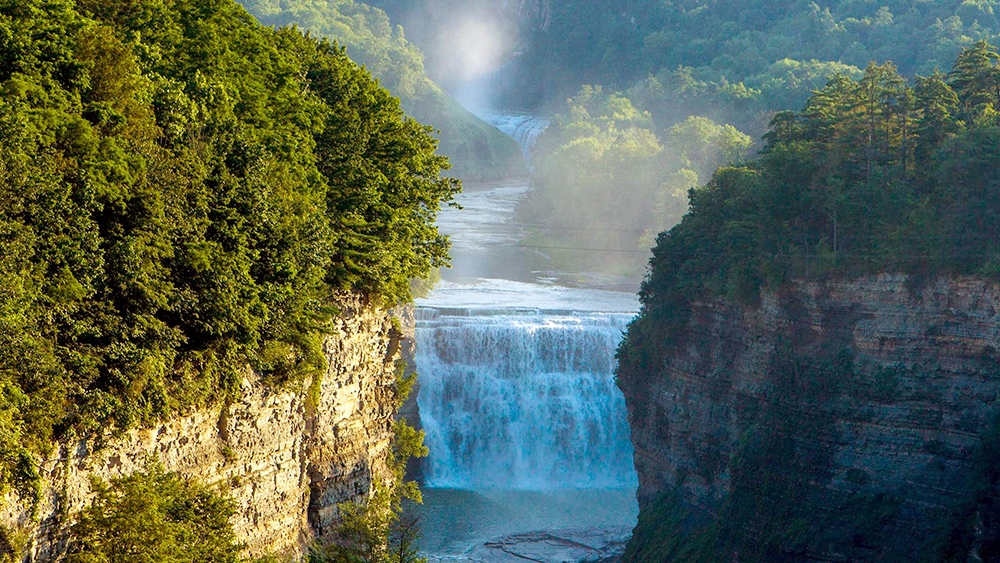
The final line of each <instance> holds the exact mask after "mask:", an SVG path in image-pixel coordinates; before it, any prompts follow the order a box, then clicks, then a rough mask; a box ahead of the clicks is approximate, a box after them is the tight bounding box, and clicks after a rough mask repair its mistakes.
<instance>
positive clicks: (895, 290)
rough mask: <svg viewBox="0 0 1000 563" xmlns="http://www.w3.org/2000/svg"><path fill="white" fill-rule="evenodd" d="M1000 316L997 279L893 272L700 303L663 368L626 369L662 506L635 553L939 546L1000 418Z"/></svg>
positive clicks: (844, 557)
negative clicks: (749, 302)
mask: <svg viewBox="0 0 1000 563" xmlns="http://www.w3.org/2000/svg"><path fill="white" fill-rule="evenodd" d="M998 310H1000V287H998V285H997V283H995V282H992V281H986V280H983V279H976V278H946V279H937V280H933V281H930V282H925V283H922V284H917V283H914V282H912V281H911V280H907V279H906V278H905V277H902V276H890V275H883V276H879V277H870V278H865V279H859V280H846V281H844V280H842V281H825V282H799V283H791V284H787V285H786V286H785V287H784V288H783V289H782V290H781V291H779V292H777V293H770V294H765V295H763V296H762V299H761V302H760V303H759V305H756V306H740V305H735V304H732V303H728V302H725V301H722V300H716V301H709V302H702V303H699V304H697V305H696V306H695V307H694V310H693V313H692V315H691V317H690V320H689V321H688V323H687V325H686V328H685V329H684V330H683V331H682V333H681V334H680V336H679V337H678V338H677V339H676V340H675V341H674V342H672V343H671V344H673V345H674V346H673V348H672V351H671V352H670V353H668V355H667V357H666V359H665V361H664V362H663V363H662V365H659V366H658V368H657V369H655V370H652V372H650V373H634V372H625V371H623V372H622V373H620V374H619V377H620V385H621V387H622V389H623V391H624V393H625V397H626V401H627V404H628V409H629V419H630V420H629V422H630V424H631V430H632V440H633V442H634V444H635V465H636V469H637V471H638V475H639V493H638V495H639V499H640V504H641V506H642V509H643V511H644V512H645V513H646V514H645V516H646V518H645V520H644V521H643V520H641V524H640V528H639V529H637V537H636V539H635V540H634V545H633V546H631V547H632V549H630V556H631V557H632V558H633V560H654V559H656V558H662V557H669V558H668V559H663V560H664V561H666V560H670V561H685V560H696V559H697V557H696V556H695V555H692V554H694V553H695V552H698V550H701V551H700V552H701V553H708V551H706V549H708V548H705V547H704V546H705V545H711V546H713V547H712V548H711V549H709V551H711V550H712V549H714V550H717V551H716V552H715V555H714V556H713V557H723V558H721V559H715V560H732V561H763V560H770V561H780V560H786V561H875V560H877V561H918V560H921V558H922V557H925V556H928V555H930V554H931V551H932V550H933V549H936V548H937V547H940V545H938V544H939V543H940V541H941V538H942V534H944V535H947V534H946V532H947V527H948V526H949V525H950V524H949V523H950V522H954V521H955V520H956V519H961V518H964V517H967V516H968V515H965V514H963V512H962V511H963V510H965V508H964V507H967V506H969V504H968V501H969V500H970V499H969V496H970V495H972V494H974V491H973V490H972V489H971V488H970V487H971V485H970V482H971V481H972V479H973V478H974V473H975V467H974V465H975V459H974V457H975V455H976V452H977V449H978V448H979V447H980V444H981V442H982V440H983V437H984V434H985V433H986V432H987V431H988V429H989V428H990V426H991V422H992V420H993V417H994V416H995V415H996V413H997V399H998V396H1000V395H998V394H1000V363H998V362H1000V353H998V350H1000V315H998ZM668 505H670V506H668ZM974 517H978V516H974ZM975 527H976V526H975V525H974V526H973V528H975ZM982 527H983V526H979V528H980V529H981V528H982ZM698 534H701V536H700V539H699V540H698V541H702V542H703V544H702V546H701V547H699V546H696V545H693V544H692V539H691V538H692V537H694V536H697V535H698ZM668 536H672V537H668ZM936 542H937V543H936ZM935 546H937V547H935ZM643 550H644V551H643ZM685 550H687V551H685ZM973 551H974V548H973ZM640 554H641V555H642V557H640V556H639V555H640ZM685 554H686V555H685ZM969 557H970V558H971V559H970V560H976V557H978V556H977V555H976V554H975V553H973V552H970V554H969ZM709 560H713V559H709ZM931 560H933V559H931ZM963 560H964V559H963Z"/></svg>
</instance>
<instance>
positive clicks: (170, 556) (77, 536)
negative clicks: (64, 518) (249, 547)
mask: <svg viewBox="0 0 1000 563" xmlns="http://www.w3.org/2000/svg"><path fill="white" fill-rule="evenodd" d="M93 489H94V492H95V493H96V497H95V498H94V501H93V503H92V504H91V505H90V506H88V507H87V508H86V509H84V511H83V512H82V513H81V514H80V516H79V519H78V520H77V522H76V524H74V525H73V541H72V544H71V546H70V553H69V556H68V557H67V561H68V563H168V562H169V563H237V562H238V561H240V558H239V554H240V551H241V550H242V546H240V545H239V544H237V543H236V537H235V535H234V534H233V530H232V527H231V526H230V524H229V517H230V516H232V514H233V508H234V507H233V504H232V501H230V500H227V499H225V498H223V497H222V496H220V495H219V494H217V493H215V492H213V491H211V490H209V489H207V488H205V487H204V486H201V485H198V484H194V483H190V482H187V481H185V480H183V479H182V478H181V477H180V476H179V475H177V474H176V473H167V472H165V471H163V468H162V467H159V466H157V465H155V464H154V465H151V466H150V467H148V468H146V470H145V471H142V472H137V473H134V474H132V475H129V476H128V477H123V478H120V479H114V480H113V481H111V483H110V484H109V483H101V482H95V483H94V484H93Z"/></svg>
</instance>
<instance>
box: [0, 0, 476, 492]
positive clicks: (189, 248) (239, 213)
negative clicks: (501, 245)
mask: <svg viewBox="0 0 1000 563" xmlns="http://www.w3.org/2000/svg"><path fill="white" fill-rule="evenodd" d="M435 147H436V141H435V140H434V139H433V138H432V137H431V136H430V134H429V131H428V129H427V128H426V127H424V126H422V125H420V124H418V123H416V122H414V121H412V120H410V119H408V118H406V117H405V116H404V115H403V114H402V112H401V111H400V109H399V105H398V101H397V100H396V99H394V98H393V97H392V96H391V95H390V94H389V93H388V92H387V91H386V90H384V89H383V88H381V87H379V86H378V84H377V82H376V81H374V80H373V79H372V78H371V77H370V76H369V75H368V73H367V72H365V71H364V70H362V69H360V68H359V67H358V66H356V65H355V64H354V63H352V62H351V61H350V60H349V59H348V58H347V56H346V55H345V53H344V51H343V50H342V49H341V48H339V47H338V46H337V45H335V44H331V43H329V42H320V41H316V40H313V39H311V38H310V37H308V36H304V35H303V34H301V33H300V32H298V31H296V30H295V29H283V30H272V29H268V28H264V27H263V26H261V25H260V24H258V23H257V22H256V21H255V20H253V19H252V18H251V17H250V16H249V15H247V13H246V12H245V11H243V9H242V8H241V7H240V6H239V5H238V4H236V3H235V2H233V1H231V0H176V1H170V2H163V1H160V0H79V1H78V2H72V1H70V0H51V1H50V0H46V1H42V0H0V493H3V492H4V491H6V488H7V487H8V486H11V485H13V486H18V488H19V489H26V487H24V486H22V485H23V481H24V479H25V478H28V479H29V480H30V478H31V475H30V473H31V471H30V468H27V469H26V468H23V467H21V465H23V464H22V461H23V460H24V459H26V457H25V455H26V453H28V452H33V451H39V450H43V449H45V448H46V447H47V446H48V444H50V443H51V440H52V438H53V437H58V436H62V435H65V434H66V433H67V432H70V431H74V430H76V429H82V430H84V431H89V430H102V429H104V428H107V427H116V428H119V429H120V428H125V427H128V426H129V425H132V424H135V423H141V422H145V421H149V420H152V419H155V418H157V417H163V416H166V415H168V414H170V413H172V412H175V411H177V410H179V409H185V408H190V407H194V406H201V405H206V404H208V403H211V402H213V401H217V400H220V399H222V398H224V397H226V396H232V395H233V394H235V393H237V392H238V388H239V385H238V382H239V379H240V374H241V370H242V369H243V368H244V366H245V365H246V364H247V362H250V363H251V364H253V365H254V366H255V367H257V368H258V369H259V370H260V371H261V372H262V373H264V374H265V376H267V377H268V379H269V380H270V381H284V380H288V379H294V378H295V376H296V375H300V374H301V373H302V372H303V371H306V370H308V369H310V368H311V367H312V365H313V364H314V363H315V360H316V351H317V349H318V336H317V335H318V334H319V333H320V332H322V330H323V328H324V326H325V323H326V322H327V319H329V317H330V315H331V313H333V312H334V310H335V304H336V301H337V296H338V295H339V294H341V293H342V292H344V291H353V292H359V293H362V294H365V295H366V296H367V297H368V298H369V299H370V300H373V301H377V302H381V303H384V304H394V303H396V302H399V301H402V300H406V299H407V298H408V297H409V293H408V291H409V289H408V288H409V281H410V279H411V278H414V277H419V276H421V275H424V274H426V272H427V271H428V270H429V269H430V268H432V267H437V266H440V265H442V264H444V263H445V262H446V259H447V255H446V252H447V248H448V244H447V240H446V238H445V237H444V236H442V235H440V234H439V233H438V232H437V230H436V228H435V227H434V225H433V223H434V218H435V214H436V212H437V210H438V209H439V207H440V205H441V204H442V203H444V202H447V201H448V200H449V199H450V198H451V197H452V195H453V194H454V193H455V192H456V191H457V189H458V186H457V183H456V182H455V181H453V180H449V179H444V178H442V177H441V176H440V173H441V171H442V170H444V169H446V168H447V166H448V163H447V160H446V159H445V158H444V157H441V156H439V155H437V154H435ZM28 459H30V458H28Z"/></svg>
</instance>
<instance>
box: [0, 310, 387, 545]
mask: <svg viewBox="0 0 1000 563" xmlns="http://www.w3.org/2000/svg"><path fill="white" fill-rule="evenodd" d="M334 327H335V330H334V331H333V332H332V333H331V334H330V335H329V336H328V337H327V338H326V339H325V342H324V344H323V350H324V353H325V355H326V359H327V368H326V371H325V373H324V374H323V376H322V379H321V382H320V386H319V392H318V393H308V392H307V391H306V390H305V389H296V390H289V391H281V392H278V391H273V390H269V389H268V388H267V387H266V386H264V385H261V384H260V383H259V382H258V381H256V378H255V377H254V376H253V375H252V374H250V373H249V372H248V376H247V378H246V380H245V381H244V392H243V395H242V397H241V399H240V400H239V401H238V402H235V403H233V404H231V405H229V406H228V407H222V406H219V407H216V408H213V409H207V410H201V411H197V412H194V413H190V414H188V415H185V416H178V417H176V418H174V419H172V420H170V421H169V422H166V423H164V424H161V425H159V426H156V427H153V428H144V429H136V430H132V431H129V432H127V433H126V434H125V435H124V436H123V437H122V438H120V439H113V440H111V441H110V443H109V444H107V445H106V446H105V447H103V448H101V449H100V450H99V451H96V452H91V451H90V450H89V444H88V443H87V442H85V441H80V442H76V443H72V444H63V445H61V446H60V447H59V448H58V451H57V452H56V454H57V455H56V454H54V455H53V457H52V458H51V459H46V460H44V461H43V462H42V463H41V473H42V475H43V478H44V489H43V500H42V503H41V507H40V510H39V515H38V518H37V520H36V519H32V518H31V517H30V513H29V512H28V510H27V508H26V507H25V506H23V505H21V504H19V503H18V502H16V501H15V499H14V497H13V496H9V497H8V498H6V499H4V501H5V502H4V504H3V506H0V524H3V525H4V526H5V527H6V529H7V530H8V531H11V532H12V535H18V536H19V537H26V538H28V542H29V545H28V546H27V549H26V553H25V555H26V556H30V560H31V561H35V562H44V561H52V560H56V559H58V558H59V556H60V554H61V553H62V552H63V550H64V549H65V548H66V532H67V527H68V524H69V523H70V522H71V520H72V515H73V514H74V513H75V512H77V511H79V510H80V509H81V508H83V507H84V506H86V505H87V504H88V503H89V502H90V500H91V498H92V495H91V491H90V479H91V478H92V477H98V478H100V479H103V480H108V479H111V478H115V477H121V476H125V475H128V474H131V473H132V472H134V471H136V470H141V469H142V468H144V467H145V465H146V463H147V460H148V459H151V458H152V459H157V460H159V462H160V463H162V465H163V466H164V467H165V468H166V469H167V470H168V471H177V472H179V473H181V474H182V475H183V476H185V477H187V478H192V479H196V480H198V481H200V482H202V483H206V484H209V485H219V486H220V487H222V488H223V489H224V490H226V491H228V494H229V496H230V497H231V498H232V499H233V500H234V501H235V503H236V514H235V516H234V517H233V518H232V525H233V528H234V531H235V532H236V535H237V538H238V539H239V541H241V542H243V543H245V544H246V545H247V547H248V549H247V552H246V554H247V555H251V556H253V555H260V554H265V553H275V554H300V553H302V552H303V550H304V548H305V547H306V545H307V543H308V542H309V541H311V540H313V539H315V538H323V537H324V536H325V535H326V534H328V533H329V532H330V531H331V528H332V527H334V526H335V525H336V524H337V523H338V512H337V503H340V502H345V501H363V500H364V499H365V498H367V495H368V494H369V490H370V488H371V483H372V480H373V479H374V478H379V479H383V480H386V479H390V478H391V473H390V472H389V470H388V468H387V465H386V461H387V455H388V452H389V448H390V440H391V438H392V424H393V416H394V408H395V406H394V393H395V391H394V386H393V383H394V380H395V360H396V359H397V358H398V349H399V338H400V336H401V334H400V333H399V332H398V331H397V330H395V329H394V328H393V323H392V322H391V318H390V314H389V313H387V312H385V311H381V310H376V309H372V308H368V307H365V306H363V305H362V304H361V303H360V302H359V301H357V300H349V301H348V302H346V303H345V304H344V305H343V313H342V315H341V316H340V317H339V318H338V319H336V320H335V321H334ZM313 401H315V404H313ZM61 515H65V516H61Z"/></svg>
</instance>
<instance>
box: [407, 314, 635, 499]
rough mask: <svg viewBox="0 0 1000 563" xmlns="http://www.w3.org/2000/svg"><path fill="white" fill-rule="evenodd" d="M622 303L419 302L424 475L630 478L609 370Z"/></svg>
mask: <svg viewBox="0 0 1000 563" xmlns="http://www.w3.org/2000/svg"><path fill="white" fill-rule="evenodd" d="M631 318H632V314H627V313H597V312H586V313H584V312H572V311H537V310H536V311H532V310H521V311H517V310H513V309H509V310H496V309H494V310H485V309H483V310H477V309H447V308H427V307H423V308H420V309H418V312H417V330H416V337H417V354H416V363H417V369H418V371H419V372H420V393H419V395H418V398H417V401H418V404H419V408H420V419H421V424H422V425H423V428H424V430H425V431H426V433H427V438H426V444H427V446H428V447H429V449H430V456H429V459H428V460H427V465H426V468H425V482H426V484H427V485H430V486H432V487H448V488H462V489H529V490H554V489H573V488H605V489H618V488H626V487H635V486H636V476H635V471H634V469H633V464H632V445H631V442H630V439H629V429H628V423H627V421H626V414H625V401H624V399H623V397H622V394H621V392H620V391H619V389H618V388H617V387H616V385H615V382H614V376H613V371H614V365H615V359H614V354H615V349H616V347H617V346H618V342H619V340H620V339H621V336H622V331H623V330H624V329H625V326H626V324H627V323H628V321H629V320H630V319H631Z"/></svg>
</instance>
